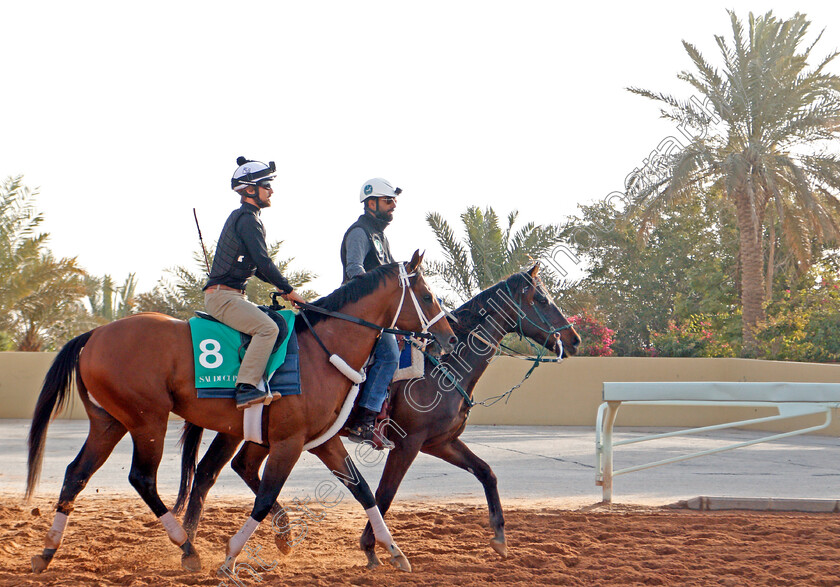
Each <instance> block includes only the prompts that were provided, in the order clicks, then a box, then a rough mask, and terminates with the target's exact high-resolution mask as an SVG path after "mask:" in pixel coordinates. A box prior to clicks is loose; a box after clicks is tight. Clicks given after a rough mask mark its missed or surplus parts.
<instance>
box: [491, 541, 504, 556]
mask: <svg viewBox="0 0 840 587" xmlns="http://www.w3.org/2000/svg"><path fill="white" fill-rule="evenodd" d="M490 547H491V548H492V549H493V550H495V551H496V552H497V553H498V555H499V556H500V557H502V558H507V544H505V543H504V542H502V541H501V540H496V539H495V538H493V539H491V540H490Z"/></svg>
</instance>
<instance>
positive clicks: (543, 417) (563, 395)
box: [0, 352, 840, 435]
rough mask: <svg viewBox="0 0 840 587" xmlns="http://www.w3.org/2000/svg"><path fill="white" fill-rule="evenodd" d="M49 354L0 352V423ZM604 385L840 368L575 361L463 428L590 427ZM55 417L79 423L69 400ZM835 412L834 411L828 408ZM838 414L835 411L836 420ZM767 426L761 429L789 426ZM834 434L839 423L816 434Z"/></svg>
mask: <svg viewBox="0 0 840 587" xmlns="http://www.w3.org/2000/svg"><path fill="white" fill-rule="evenodd" d="M54 357H55V353H11V352H6V353H0V418H26V419H28V418H31V417H32V412H33V410H34V408H35V402H36V401H37V398H38V393H39V392H40V387H41V383H42V381H43V379H44V375H45V374H46V372H47V369H48V368H49V366H50V364H51V363H52V360H53V359H54ZM530 365H531V363H530V362H527V361H522V360H518V359H513V358H510V357H500V358H497V359H496V360H495V361H494V362H493V363H492V364H491V365H490V367H489V368H488V370H487V372H486V373H485V374H484V377H482V379H481V381H480V382H479V385H478V387H477V389H476V399H477V400H479V401H480V400H483V399H486V398H488V397H492V396H495V395H498V394H500V393H504V392H505V391H507V390H508V389H510V388H511V387H513V386H514V385H516V384H517V383H519V381H520V380H521V379H522V377H523V376H524V375H525V373H526V372H527V371H528V369H529V368H530ZM604 381H802V382H829V383H840V365H822V364H813V363H785V362H779V361H754V360H748V359H670V358H629V357H616V358H602V357H577V358H571V359H567V360H565V361H563V363H561V364H550V363H548V364H544V365H541V366H540V367H538V368H537V369H536V370H535V371H534V373H533V374H532V375H531V378H530V379H529V380H528V381H527V382H525V384H524V385H523V386H522V387H521V388H519V389H517V390H516V391H515V392H513V395H512V396H511V398H510V399H509V401H508V402H507V403H505V402H499V403H497V404H496V405H494V406H492V407H489V408H487V407H483V406H476V407H475V408H473V410H472V413H471V415H470V419H469V422H470V424H510V425H552V426H555V425H568V426H594V424H595V415H596V412H597V410H598V406H599V405H600V404H601V391H602V387H601V386H602V384H603V382H604ZM74 398H75V401H74V402H73V409H72V410H71V411H70V412H69V413H68V414H64V415H63V416H62V417H70V418H85V417H86V416H85V413H84V409H83V408H82V404H81V402H80V401H79V400H78V397H77V396H75V395H74ZM835 412H836V411H835ZM771 414H772V412H771V411H769V410H764V411H762V410H756V409H752V408H727V409H726V410H721V409H714V408H694V409H691V410H685V409H680V408H666V407H659V408H646V409H642V408H637V407H634V406H626V407H623V408H621V411H620V412H619V416H618V420H617V422H616V425H618V426H703V425H708V424H717V423H721V422H724V421H735V420H744V419H747V418H751V417H757V416H764V415H771ZM838 416H840V414H837V413H835V417H838ZM802 421H803V422H808V421H809V420H808V419H807V418H803V419H802ZM789 427H790V424H784V423H783V424H776V425H773V424H769V425H765V429H769V430H784V429H789ZM823 432H824V433H826V434H833V435H840V422H837V421H835V422H834V423H832V425H831V427H829V428H828V429H826V430H825V431H823Z"/></svg>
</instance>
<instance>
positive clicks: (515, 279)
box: [450, 272, 531, 340]
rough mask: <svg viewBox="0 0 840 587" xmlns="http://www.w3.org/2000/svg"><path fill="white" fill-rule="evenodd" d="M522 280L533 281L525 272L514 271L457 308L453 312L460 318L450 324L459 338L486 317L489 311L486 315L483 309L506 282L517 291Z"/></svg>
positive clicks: (464, 335)
mask: <svg viewBox="0 0 840 587" xmlns="http://www.w3.org/2000/svg"><path fill="white" fill-rule="evenodd" d="M520 281H521V282H523V283H522V284H521V285H525V282H526V281H527V282H528V283H529V284H530V283H531V280H530V277H526V275H525V273H524V272H520V273H513V274H512V275H510V276H508V277H507V278H506V279H503V280H501V281H500V282H498V283H497V284H495V285H491V286H490V287H488V288H487V289H485V290H484V291H482V292H480V293H479V294H477V295H476V296H475V297H473V298H472V299H470V300H468V301H467V302H465V303H464V304H462V305H461V306H459V307H458V309H457V310H455V311H454V312H452V314H454V315H455V317H456V318H457V319H458V322H454V321H450V326H452V330H453V331H454V332H455V335H456V336H457V337H458V338H459V339H462V340H463V339H464V337H466V336H467V335H468V334H469V333H470V332H471V331H472V329H473V328H475V327H476V325H477V324H478V323H479V322H480V321H481V320H483V319H484V318H485V316H486V315H487V313H489V312H487V313H485V314H484V315H482V314H481V310H483V309H484V308H485V306H486V305H487V301H488V300H489V299H490V298H492V297H493V296H495V295H496V293H497V292H498V291H499V289H501V288H502V287H504V286H505V284H508V285H510V288H511V290H512V291H516V290H517V289H518V288H519V287H520V283H519V282H520Z"/></svg>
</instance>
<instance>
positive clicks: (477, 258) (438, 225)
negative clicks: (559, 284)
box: [426, 206, 561, 301]
mask: <svg viewBox="0 0 840 587" xmlns="http://www.w3.org/2000/svg"><path fill="white" fill-rule="evenodd" d="M518 215H519V213H518V212H517V211H516V210H514V211H513V212H511V213H510V214H508V217H507V226H506V228H505V229H504V230H502V228H501V226H500V224H499V217H498V215H497V214H496V212H495V211H494V210H493V208H492V207H488V208H486V209H485V210H483V211H482V210H481V209H479V208H478V207H477V206H470V207H469V208H467V211H466V212H464V213H463V214H461V222H463V224H464V232H465V236H466V239H465V241H464V242H461V241H459V240H458V238H457V237H456V236H455V232H454V231H453V230H452V227H451V226H450V225H449V223H448V222H447V221H446V220H444V218H443V217H442V216H441V215H440V214H438V213H436V212H430V213H428V214H426V222H428V224H429V226H430V227H431V229H432V231H433V232H434V233H435V238H436V239H437V241H438V243H439V244H440V246H441V248H442V249H443V254H444V257H445V258H446V261H432V262H430V263H429V265H428V266H429V271H430V273H431V274H433V275H436V276H439V277H441V278H442V279H443V280H444V282H446V284H447V285H448V286H449V288H450V289H451V290H452V291H453V292H454V293H455V294H456V295H457V296H458V297H459V298H460V299H461V301H466V300H468V299H470V298H472V297H473V296H474V295H475V294H476V293H478V292H479V291H481V290H483V289H486V288H488V287H490V286H491V285H493V284H494V283H496V282H498V281H499V280H501V279H503V278H505V277H507V276H508V275H510V274H511V273H514V272H516V271H520V270H521V269H522V268H523V267H524V266H525V265H527V264H528V263H529V262H533V261H534V260H535V259H538V258H539V257H541V256H542V255H543V254H545V253H547V252H548V251H550V250H551V248H552V247H553V246H554V245H556V244H557V243H558V242H559V241H560V238H561V236H560V229H559V228H558V227H556V226H553V225H548V226H538V225H536V224H534V223H533V222H529V223H527V224H526V225H525V226H523V227H522V228H520V229H519V230H517V231H516V232H514V231H513V226H514V224H515V223H516V218H517V216H518ZM540 275H541V277H543V279H550V277H551V276H550V272H548V271H545V272H544V273H541V274H540Z"/></svg>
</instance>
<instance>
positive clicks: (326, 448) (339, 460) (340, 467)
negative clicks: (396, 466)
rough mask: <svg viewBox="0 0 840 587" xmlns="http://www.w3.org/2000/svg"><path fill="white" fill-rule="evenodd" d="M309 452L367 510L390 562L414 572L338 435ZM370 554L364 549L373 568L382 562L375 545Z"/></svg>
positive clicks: (372, 529)
mask: <svg viewBox="0 0 840 587" xmlns="http://www.w3.org/2000/svg"><path fill="white" fill-rule="evenodd" d="M310 452H311V453H312V454H314V455H315V456H316V457H318V458H319V459H321V461H322V462H323V463H324V464H325V465H326V466H327V468H328V469H329V470H330V471H332V473H333V475H335V476H336V477H338V479H339V480H340V481H341V482H342V483H344V485H345V487H347V489H349V490H350V493H352V494H353V497H354V498H356V501H358V502H359V503H360V504H361V505H362V507H363V508H364V509H365V513H366V514H367V515H368V519H369V520H370V521H369V522H368V526H367V527H369V528H371V533H372V535H373V536H374V537H375V541H376V542H378V543H379V544H381V545H382V546H383V547H385V549H386V550H387V551H388V552H389V553H390V555H391V564H392V565H394V566H395V567H396V568H398V569H400V570H403V571H408V572H411V563H409V562H408V559H407V558H406V557H405V555H404V554H403V552H402V551H401V550H400V547H399V546H397V544H396V542H394V539H393V538H392V537H391V533H390V531H389V530H388V527H387V526H386V525H385V520H383V519H382V512H381V511H380V509H379V507H378V506H377V505H376V499H374V497H373V493H371V490H370V487H369V486H368V484H367V481H365V478H364V477H362V475H361V473H359V470H358V469H357V468H356V465H355V463H354V462H353V460H352V459H351V458H350V456H349V455H348V454H347V450H345V448H344V445H343V444H342V443H341V440H340V439H339V437H338V436H333V437H332V438H331V439H330V440H328V441H327V442H326V443H324V444H322V445H321V446H319V447H318V448H314V449H312V450H311V451H310ZM370 553H371V554H372V558H371V554H368V552H367V551H365V554H367V555H368V568H373V567H376V566H378V565H379V559H378V558H377V557H376V553H375V552H374V551H373V547H372V546H371V549H370Z"/></svg>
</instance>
